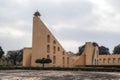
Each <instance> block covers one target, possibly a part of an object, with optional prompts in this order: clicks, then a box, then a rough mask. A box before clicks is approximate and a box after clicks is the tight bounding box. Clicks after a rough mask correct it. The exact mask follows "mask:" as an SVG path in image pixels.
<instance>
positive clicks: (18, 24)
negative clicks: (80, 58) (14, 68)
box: [0, 0, 120, 52]
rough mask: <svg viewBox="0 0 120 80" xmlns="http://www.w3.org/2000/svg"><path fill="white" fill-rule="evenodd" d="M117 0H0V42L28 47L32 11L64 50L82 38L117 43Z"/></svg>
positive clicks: (119, 20)
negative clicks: (36, 12) (39, 16)
mask: <svg viewBox="0 0 120 80" xmlns="http://www.w3.org/2000/svg"><path fill="white" fill-rule="evenodd" d="M119 7H120V0H0V46H2V48H3V49H4V50H5V51H8V50H17V49H21V48H24V47H31V44H32V18H33V14H34V12H35V11H37V10H38V11H39V12H40V13H41V15H42V16H41V19H42V21H43V22H44V23H45V24H46V26H47V27H48V28H49V29H50V31H51V32H52V33H53V34H54V35H55V37H56V38H57V39H58V41H59V42H60V43H61V44H62V46H63V47H64V48H65V50H66V51H72V52H77V51H78V47H79V46H81V45H83V44H84V43H85V42H89V41H90V42H97V43H98V44H99V45H104V46H106V47H109V48H110V51H111V52H112V50H113V48H114V46H116V45H118V44H120V8H119Z"/></svg>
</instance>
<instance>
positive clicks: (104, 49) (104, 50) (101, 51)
mask: <svg viewBox="0 0 120 80" xmlns="http://www.w3.org/2000/svg"><path fill="white" fill-rule="evenodd" d="M92 44H93V46H98V48H99V55H106V54H110V52H109V48H107V47H105V46H99V45H98V44H97V43H96V42H92ZM85 46H86V45H85V44H84V45H82V46H80V47H79V48H78V53H77V55H81V54H82V53H83V51H84V49H85Z"/></svg>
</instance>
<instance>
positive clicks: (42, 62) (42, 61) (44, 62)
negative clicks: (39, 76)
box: [35, 58, 52, 68]
mask: <svg viewBox="0 0 120 80" xmlns="http://www.w3.org/2000/svg"><path fill="white" fill-rule="evenodd" d="M35 62H36V63H40V64H42V65H43V68H44V64H49V63H51V62H52V60H51V59H49V58H42V59H37V60H36V61H35Z"/></svg>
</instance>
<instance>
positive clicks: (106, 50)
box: [99, 46, 110, 55]
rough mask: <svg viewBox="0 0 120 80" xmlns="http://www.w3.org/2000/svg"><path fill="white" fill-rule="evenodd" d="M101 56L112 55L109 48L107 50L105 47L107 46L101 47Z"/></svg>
mask: <svg viewBox="0 0 120 80" xmlns="http://www.w3.org/2000/svg"><path fill="white" fill-rule="evenodd" d="M99 54H100V55H107V54H110V52H109V48H107V47H105V46H100V47H99Z"/></svg>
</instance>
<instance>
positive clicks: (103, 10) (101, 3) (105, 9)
mask: <svg viewBox="0 0 120 80" xmlns="http://www.w3.org/2000/svg"><path fill="white" fill-rule="evenodd" d="M90 1H91V2H92V3H93V4H94V8H93V14H94V15H97V16H98V17H99V19H100V22H99V24H98V26H95V27H94V29H95V30H98V31H107V32H119V31H120V29H118V28H119V26H118V25H120V23H119V21H120V15H119V14H117V11H115V9H114V8H113V7H112V6H111V5H110V4H109V3H107V2H106V1H105V0H90Z"/></svg>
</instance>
